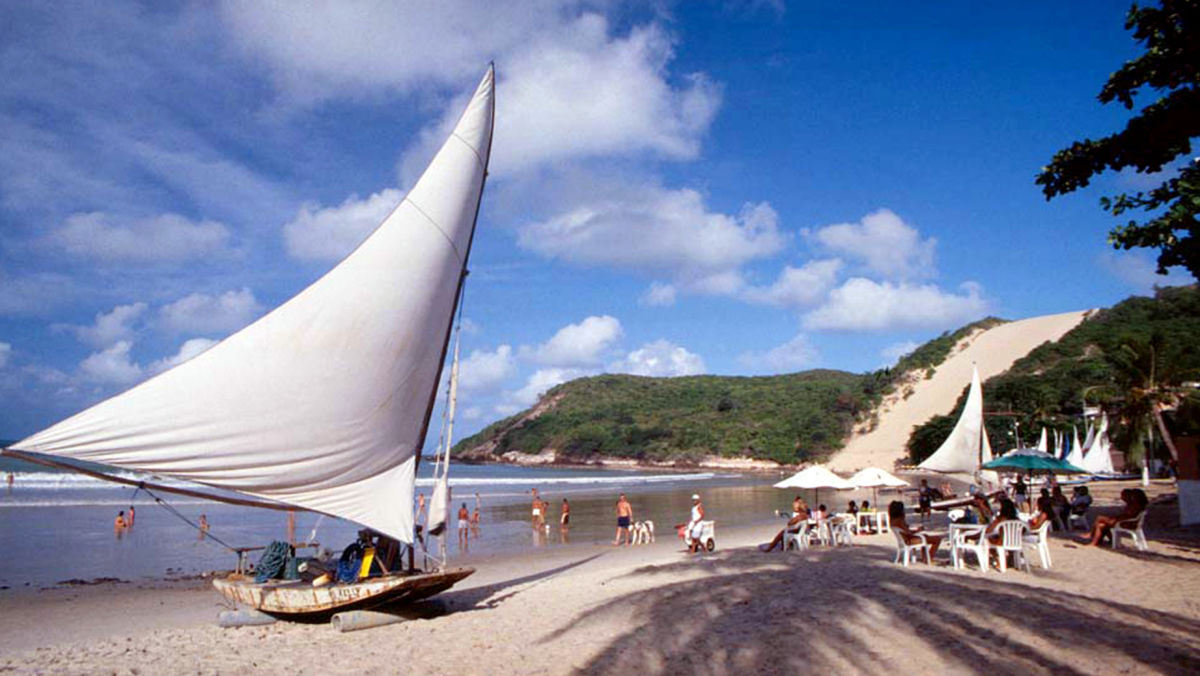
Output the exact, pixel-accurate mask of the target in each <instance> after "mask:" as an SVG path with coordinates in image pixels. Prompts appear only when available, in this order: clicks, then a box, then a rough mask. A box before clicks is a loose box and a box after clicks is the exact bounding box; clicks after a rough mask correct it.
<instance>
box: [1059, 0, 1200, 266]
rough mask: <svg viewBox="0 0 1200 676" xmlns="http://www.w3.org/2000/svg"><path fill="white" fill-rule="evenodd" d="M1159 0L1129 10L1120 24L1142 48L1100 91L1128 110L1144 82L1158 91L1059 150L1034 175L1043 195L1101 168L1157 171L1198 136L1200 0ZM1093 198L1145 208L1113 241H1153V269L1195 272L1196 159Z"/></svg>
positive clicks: (1199, 171) (1078, 183) (1144, 244)
mask: <svg viewBox="0 0 1200 676" xmlns="http://www.w3.org/2000/svg"><path fill="white" fill-rule="evenodd" d="M1161 2H1162V4H1161V6H1159V7H1139V6H1138V5H1136V4H1135V5H1133V7H1132V8H1131V9H1130V10H1129V13H1128V15H1127V16H1126V21H1125V28H1126V29H1128V30H1132V31H1133V37H1134V38H1135V39H1136V40H1137V41H1138V42H1139V43H1140V44H1142V45H1144V46H1145V48H1146V51H1145V53H1144V54H1142V55H1141V56H1139V57H1137V58H1136V59H1134V60H1132V61H1129V62H1127V63H1125V65H1124V66H1122V67H1121V69H1120V70H1118V71H1117V72H1115V73H1113V74H1112V76H1111V77H1109V79H1108V82H1107V83H1106V84H1105V85H1104V88H1103V89H1102V90H1101V91H1100V95H1099V100H1100V102H1101V103H1102V104H1108V103H1111V102H1113V101H1117V102H1119V103H1120V104H1121V105H1123V106H1124V107H1125V108H1126V109H1127V110H1132V109H1133V107H1134V99H1135V98H1136V97H1137V96H1138V95H1139V94H1140V93H1141V92H1142V90H1143V89H1148V90H1151V91H1154V92H1157V93H1158V94H1160V96H1159V98H1158V99H1157V100H1156V101H1154V102H1153V103H1151V104H1149V105H1147V106H1145V107H1144V108H1142V110H1141V111H1140V112H1139V113H1138V114H1137V115H1134V116H1133V117H1132V118H1130V119H1129V121H1128V122H1127V123H1126V125H1125V129H1124V130H1122V131H1120V132H1117V133H1115V134H1112V135H1110V136H1107V137H1105V138H1102V139H1099V140H1092V139H1084V140H1083V141H1077V142H1075V143H1073V144H1071V146H1070V147H1069V148H1065V149H1063V150H1060V151H1058V153H1056V154H1055V155H1054V158H1053V160H1052V161H1051V163H1050V164H1049V165H1048V166H1046V167H1044V168H1043V169H1042V172H1041V173H1040V174H1039V175H1038V177H1037V184H1038V185H1040V186H1042V193H1043V194H1045V196H1046V199H1047V200H1049V199H1051V198H1053V197H1055V196H1058V195H1062V194H1065V193H1069V192H1073V191H1075V190H1077V189H1079V188H1083V187H1085V186H1087V185H1088V184H1089V182H1090V181H1091V179H1092V178H1093V177H1094V176H1096V175H1098V174H1101V173H1104V172H1105V171H1109V170H1111V171H1120V170H1122V169H1126V168H1133V169H1134V170H1136V171H1138V172H1139V173H1156V172H1159V171H1162V170H1163V168H1164V167H1167V166H1168V165H1169V164H1171V163H1172V162H1174V161H1175V160H1176V158H1179V157H1181V156H1186V155H1188V154H1189V153H1191V151H1192V139H1194V138H1196V137H1197V136H1200V0H1161ZM1100 204H1101V207H1102V208H1103V209H1104V210H1105V211H1108V212H1109V213H1111V214H1112V215H1113V216H1121V215H1123V214H1125V213H1126V212H1134V211H1143V212H1146V213H1147V214H1148V216H1147V220H1144V221H1143V222H1140V223H1139V222H1138V221H1137V220H1135V219H1131V220H1129V221H1128V222H1127V223H1125V224H1124V225H1120V226H1117V227H1115V228H1113V230H1112V231H1111V232H1110V233H1109V242H1110V243H1111V244H1112V245H1113V246H1114V248H1124V249H1131V248H1134V247H1138V248H1154V249H1158V250H1159V256H1158V271H1159V272H1160V273H1166V271H1167V268H1169V267H1173V266H1184V267H1186V268H1187V269H1188V270H1190V271H1191V273H1192V274H1193V275H1195V276H1197V277H1200V236H1198V230H1200V220H1198V217H1200V159H1194V160H1192V161H1190V162H1189V163H1188V164H1186V165H1184V166H1183V167H1181V168H1180V169H1179V171H1178V173H1177V175H1175V176H1174V177H1172V178H1169V179H1167V180H1165V181H1163V182H1162V184H1161V185H1159V186H1158V187H1156V188H1154V189H1152V190H1148V191H1139V192H1134V193H1122V194H1118V195H1115V196H1113V197H1104V198H1101V200H1100Z"/></svg>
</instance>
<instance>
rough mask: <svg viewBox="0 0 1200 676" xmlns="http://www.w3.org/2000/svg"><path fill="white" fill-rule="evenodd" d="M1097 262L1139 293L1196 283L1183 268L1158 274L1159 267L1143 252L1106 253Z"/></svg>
mask: <svg viewBox="0 0 1200 676" xmlns="http://www.w3.org/2000/svg"><path fill="white" fill-rule="evenodd" d="M1096 262H1097V263H1098V264H1099V265H1100V267H1102V268H1104V269H1105V270H1107V271H1108V272H1109V274H1111V275H1113V276H1114V277H1116V278H1117V279H1120V280H1122V281H1123V282H1125V283H1126V284H1128V285H1129V286H1130V288H1132V289H1134V290H1135V291H1137V292H1138V293H1150V292H1152V291H1153V290H1154V287H1155V286H1183V285H1186V284H1193V283H1195V281H1196V278H1195V277H1193V276H1192V274H1191V273H1190V272H1188V271H1187V270H1185V269H1183V268H1171V269H1170V270H1169V271H1168V273H1167V274H1165V275H1160V274H1158V273H1157V272H1155V270H1157V268H1158V265H1157V264H1156V263H1155V262H1154V260H1153V259H1152V257H1151V256H1150V254H1148V253H1146V252H1143V251H1137V252H1134V251H1126V252H1117V251H1106V252H1104V253H1103V254H1101V255H1100V256H1099V257H1097V259H1096Z"/></svg>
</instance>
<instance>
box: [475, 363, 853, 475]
mask: <svg viewBox="0 0 1200 676" xmlns="http://www.w3.org/2000/svg"><path fill="white" fill-rule="evenodd" d="M868 380H869V379H868V378H867V377H866V376H862V375H856V374H853V373H846V372H844V371H828V370H815V371H806V372H803V373H794V374H789V375H780V376H769V377H726V376H690V377H681V378H646V377H640V376H629V375H601V376H595V377H591V378H581V379H578V380H573V381H571V382H568V383H563V384H561V385H558V386H557V387H555V388H553V389H551V390H550V391H549V392H547V393H546V394H545V395H544V396H543V397H542V399H541V401H540V402H539V404H538V405H537V406H535V407H534V408H533V409H530V410H529V411H524V412H522V413H519V414H517V415H515V416H512V417H510V418H507V419H505V420H501V421H499V422H496V423H494V424H492V425H490V426H488V427H487V428H486V429H484V430H483V431H481V432H479V433H478V434H476V435H474V436H471V437H468V438H466V439H463V440H462V441H460V442H459V443H458V444H457V445H456V446H455V447H454V451H453V452H454V455H455V456H456V457H459V458H473V459H480V460H484V459H498V457H499V456H500V455H502V454H504V453H507V452H509V451H520V452H522V453H531V454H533V453H539V452H542V451H544V450H547V449H554V450H555V451H556V454H557V458H558V460H559V461H560V462H587V461H590V460H593V459H596V458H599V457H609V458H628V459H635V460H646V461H659V462H670V461H674V462H680V463H691V462H698V461H700V460H702V459H704V458H705V457H708V456H714V455H715V456H722V457H729V458H733V457H750V458H759V459H769V460H775V461H777V462H782V463H796V462H802V461H805V460H809V459H812V458H818V457H822V456H824V455H827V454H828V453H830V452H831V451H834V450H836V449H838V448H840V447H841V445H842V440H843V439H844V438H845V437H846V435H847V434H848V433H849V431H850V428H851V426H852V425H853V424H854V422H855V421H856V420H857V419H858V417H859V416H860V415H863V414H865V413H866V412H868V411H869V410H870V408H871V407H872V405H873V403H874V399H873V397H872V395H871V394H870V393H869V392H868V391H867V390H866V389H865V388H864V386H865V385H867V384H868Z"/></svg>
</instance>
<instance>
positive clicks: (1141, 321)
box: [908, 285, 1200, 458]
mask: <svg viewBox="0 0 1200 676" xmlns="http://www.w3.org/2000/svg"><path fill="white" fill-rule="evenodd" d="M1197 336H1200V288H1197V286H1195V285H1193V286H1186V287H1173V288H1165V289H1160V290H1159V291H1158V292H1157V293H1156V294H1155V297H1154V298H1142V297H1134V298H1130V299H1128V300H1125V301H1123V302H1121V303H1118V304H1117V305H1115V306H1113V307H1111V308H1108V309H1106V310H1100V311H1098V312H1096V313H1095V314H1093V315H1092V316H1090V317H1089V318H1088V319H1087V320H1085V321H1084V322H1083V323H1081V324H1080V325H1079V326H1077V327H1075V328H1074V329H1072V330H1071V331H1069V332H1067V334H1066V335H1064V336H1063V337H1062V338H1060V339H1059V340H1058V341H1057V342H1054V343H1046V344H1044V345H1041V346H1039V347H1038V348H1036V349H1034V350H1033V351H1032V352H1030V353H1029V354H1028V355H1026V356H1025V357H1022V358H1021V359H1019V360H1017V361H1016V362H1015V363H1014V364H1013V365H1012V367H1011V368H1009V370H1008V371H1005V372H1004V373H1002V374H1000V375H997V376H994V377H992V378H989V379H988V380H987V382H985V383H984V384H983V394H984V415H985V420H986V422H987V426H988V430H989V433H990V438H991V441H992V444H993V446H994V447H995V449H996V450H997V451H1003V450H1007V449H1008V448H1010V447H1011V446H1012V445H1013V444H1014V442H1015V440H1014V439H1013V437H1012V435H1011V434H1009V432H1011V431H1012V429H1013V428H1014V425H1013V423H1019V424H1020V430H1021V436H1022V437H1023V439H1022V441H1023V443H1024V444H1026V445H1032V444H1033V443H1034V442H1035V441H1036V439H1037V436H1038V435H1039V434H1040V432H1041V428H1042V427H1046V428H1048V429H1050V430H1058V431H1063V432H1067V433H1068V434H1070V432H1071V428H1072V425H1077V424H1078V423H1079V422H1080V418H1081V416H1082V415H1083V408H1084V399H1085V398H1086V399H1087V405H1089V406H1095V405H1100V406H1103V407H1104V408H1105V409H1107V410H1109V412H1110V414H1111V416H1112V420H1113V423H1114V428H1113V431H1112V436H1113V439H1114V440H1115V441H1116V442H1117V446H1118V448H1121V449H1122V450H1132V451H1133V452H1134V454H1135V455H1136V454H1137V452H1138V449H1137V446H1136V444H1138V443H1140V441H1137V440H1139V439H1142V438H1144V437H1145V425H1146V423H1147V418H1145V417H1144V416H1145V414H1146V413H1147V412H1152V409H1151V408H1149V407H1148V406H1149V402H1150V401H1153V402H1154V403H1163V402H1164V401H1166V399H1165V397H1166V396H1167V395H1170V394H1172V393H1175V392H1178V387H1177V386H1178V385H1179V384H1181V383H1182V382H1185V381H1195V380H1200V341H1198V340H1197V338H1196V337H1197ZM1150 345H1153V346H1154V349H1153V351H1151V350H1150V349H1149V346H1150ZM1148 360H1152V361H1148ZM965 402H966V390H965V389H964V390H963V394H962V396H960V397H959V400H958V403H957V405H956V406H955V411H954V413H952V414H951V416H950V418H951V419H952V421H953V420H957V419H958V415H959V412H960V411H961V410H962V407H963V406H964V404H965ZM1155 422H1157V421H1155ZM951 424H953V423H951ZM942 425H944V422H942V421H941V420H940V417H935V418H933V419H931V420H929V421H928V422H926V423H925V424H924V425H921V426H918V427H917V428H915V429H914V431H913V434H912V437H911V438H910V439H909V446H908V449H909V455H910V457H912V458H921V457H923V455H922V454H925V455H928V454H929V453H932V452H933V451H934V450H935V449H936V448H937V444H940V443H941V441H942V440H944V439H945V436H944V435H943V436H942V438H941V439H937V435H936V434H933V433H929V434H926V433H925V428H926V427H930V428H938V429H940V426H942ZM1135 427H1138V430H1135V429H1134V428H1135ZM1079 431H1080V432H1081V433H1082V429H1080V430H1079ZM946 433H947V434H948V430H947V431H946ZM934 441H936V443H933V442H934ZM930 444H933V445H932V447H930ZM1131 444H1133V446H1132V447H1131Z"/></svg>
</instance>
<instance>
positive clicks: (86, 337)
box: [55, 303, 147, 349]
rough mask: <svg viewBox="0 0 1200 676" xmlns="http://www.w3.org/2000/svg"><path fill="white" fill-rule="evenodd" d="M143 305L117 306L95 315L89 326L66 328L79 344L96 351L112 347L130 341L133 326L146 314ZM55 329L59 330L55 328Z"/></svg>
mask: <svg viewBox="0 0 1200 676" xmlns="http://www.w3.org/2000/svg"><path fill="white" fill-rule="evenodd" d="M146 308H147V305H146V304H145V303H131V304H129V305H118V306H117V307H114V308H113V309H112V310H111V311H109V312H107V313H104V312H100V313H97V314H96V321H95V322H94V323H93V324H92V325H91V326H66V327H61V328H66V329H67V330H69V331H70V332H71V333H73V334H75V337H76V338H78V339H79V341H80V342H82V343H84V344H86V345H90V346H92V347H94V348H97V349H102V348H106V347H109V346H111V345H113V344H114V343H116V342H118V341H122V340H125V341H128V340H132V338H133V335H134V333H135V329H134V327H133V324H134V323H135V322H136V321H137V320H138V319H140V318H141V317H142V315H143V314H145V312H146ZM55 328H60V325H59V326H56V327H55Z"/></svg>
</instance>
